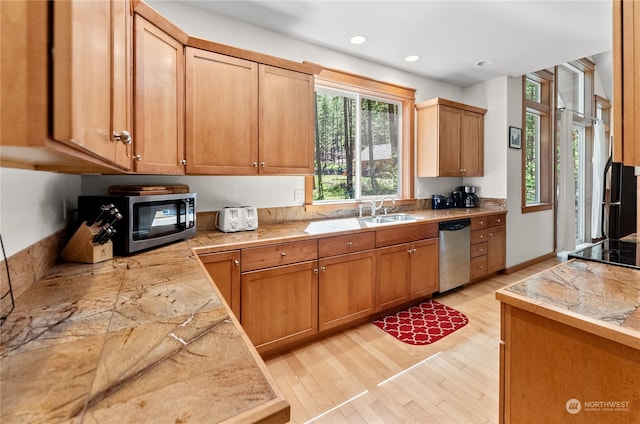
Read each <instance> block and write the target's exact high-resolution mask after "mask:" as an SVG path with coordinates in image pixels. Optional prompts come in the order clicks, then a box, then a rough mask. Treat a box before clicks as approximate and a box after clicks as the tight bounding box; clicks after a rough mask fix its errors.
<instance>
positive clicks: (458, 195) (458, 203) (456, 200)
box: [451, 187, 464, 208]
mask: <svg viewBox="0 0 640 424" xmlns="http://www.w3.org/2000/svg"><path fill="white" fill-rule="evenodd" d="M462 190H463V187H456V189H455V190H454V191H453V192H452V193H451V198H452V199H453V207H454V208H464V192H463V191H462Z"/></svg>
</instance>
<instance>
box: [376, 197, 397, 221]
mask: <svg viewBox="0 0 640 424" xmlns="http://www.w3.org/2000/svg"><path fill="white" fill-rule="evenodd" d="M387 200H390V201H391V203H392V204H393V205H395V204H396V199H394V198H390V197H385V198H383V199H380V200H378V201H377V202H376V201H375V200H372V201H371V216H376V212H377V211H379V210H380V209H382V205H384V202H385V201H387ZM387 212H389V209H387V208H384V214H385V215H386V214H387Z"/></svg>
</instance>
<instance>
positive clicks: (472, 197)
mask: <svg viewBox="0 0 640 424" xmlns="http://www.w3.org/2000/svg"><path fill="white" fill-rule="evenodd" d="M479 202H480V199H479V198H478V196H476V187H475V186H464V207H465V208H475V207H477V206H478V204H479Z"/></svg>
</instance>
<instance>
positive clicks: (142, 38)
mask: <svg viewBox="0 0 640 424" xmlns="http://www.w3.org/2000/svg"><path fill="white" fill-rule="evenodd" d="M134 31H135V46H134V47H135V86H134V125H135V126H134V137H135V139H136V143H135V145H134V155H135V156H134V159H135V171H136V172H142V173H153V174H177V175H180V174H184V172H185V164H186V160H185V155H184V46H183V45H182V43H181V42H179V41H177V40H175V39H174V38H173V37H171V36H170V35H168V34H167V33H165V32H164V31H162V30H161V29H159V28H158V27H156V26H155V25H153V24H151V23H150V22H148V21H147V20H145V19H144V18H142V17H140V16H138V15H136V16H135V20H134Z"/></svg>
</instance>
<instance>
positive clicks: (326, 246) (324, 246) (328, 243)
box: [318, 231, 376, 258]
mask: <svg viewBox="0 0 640 424" xmlns="http://www.w3.org/2000/svg"><path fill="white" fill-rule="evenodd" d="M375 247H376V233H375V232H373V231H370V232H368V233H357V234H347V235H344V236H336V237H327V238H323V239H320V240H318V256H319V257H321V258H326V257H328V256H336V255H343V254H345V253H352V252H360V251H362V250H369V249H373V248H375Z"/></svg>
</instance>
